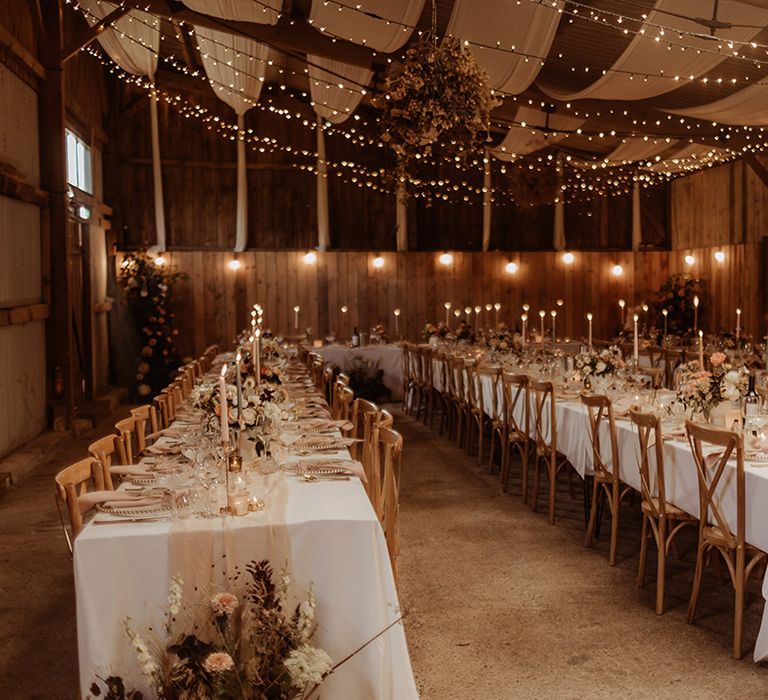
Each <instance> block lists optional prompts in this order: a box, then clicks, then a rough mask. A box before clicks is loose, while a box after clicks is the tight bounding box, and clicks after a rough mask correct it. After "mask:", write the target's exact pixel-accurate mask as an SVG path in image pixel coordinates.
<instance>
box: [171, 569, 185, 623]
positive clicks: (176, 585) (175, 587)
mask: <svg viewBox="0 0 768 700" xmlns="http://www.w3.org/2000/svg"><path fill="white" fill-rule="evenodd" d="M183 587H184V579H183V578H182V577H181V574H176V576H174V577H173V578H172V579H171V587H170V589H169V590H168V614H169V615H170V616H171V617H176V615H178V614H179V610H181V601H182V597H183V593H184V588H183Z"/></svg>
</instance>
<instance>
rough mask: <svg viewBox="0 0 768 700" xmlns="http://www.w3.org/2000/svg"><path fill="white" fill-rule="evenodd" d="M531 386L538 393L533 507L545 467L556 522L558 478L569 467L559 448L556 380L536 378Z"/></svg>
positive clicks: (550, 501) (553, 517) (551, 522)
mask: <svg viewBox="0 0 768 700" xmlns="http://www.w3.org/2000/svg"><path fill="white" fill-rule="evenodd" d="M530 386H531V388H532V389H533V395H534V412H533V425H534V446H535V460H534V465H533V470H534V471H533V498H532V501H533V510H534V511H535V510H536V508H537V507H538V502H539V480H540V473H541V471H542V469H543V470H544V473H545V474H546V475H547V479H548V480H549V522H550V524H551V525H554V524H555V501H556V497H557V477H558V475H559V474H560V472H562V471H563V470H564V469H565V468H566V467H568V459H567V458H566V457H565V455H563V454H562V453H560V452H558V451H557V406H556V404H555V390H554V387H553V385H552V382H544V381H532V382H531V383H530ZM547 414H549V415H548V416H547ZM546 423H549V440H547V437H546Z"/></svg>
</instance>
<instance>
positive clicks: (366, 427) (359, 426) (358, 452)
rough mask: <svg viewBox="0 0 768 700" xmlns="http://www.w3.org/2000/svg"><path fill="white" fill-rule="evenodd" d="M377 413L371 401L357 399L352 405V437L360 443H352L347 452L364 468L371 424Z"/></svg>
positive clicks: (376, 408)
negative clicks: (360, 441)
mask: <svg viewBox="0 0 768 700" xmlns="http://www.w3.org/2000/svg"><path fill="white" fill-rule="evenodd" d="M378 413H379V407H378V406H377V405H376V404H375V403H373V402H372V401H368V400H366V399H360V398H357V399H355V401H354V403H353V404H352V437H354V438H357V439H359V440H362V443H359V442H356V443H354V444H353V445H352V446H351V447H350V449H349V452H350V454H351V455H352V459H359V460H360V462H362V463H363V466H364V467H365V466H366V464H367V462H368V451H369V450H368V447H369V446H370V441H371V435H372V430H373V422H374V420H376V418H377V417H378ZM361 445H362V448H361Z"/></svg>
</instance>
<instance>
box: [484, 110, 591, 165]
mask: <svg viewBox="0 0 768 700" xmlns="http://www.w3.org/2000/svg"><path fill="white" fill-rule="evenodd" d="M547 116H549V119H547ZM515 120H516V121H518V122H519V123H520V124H521V126H513V127H512V128H510V130H509V131H508V132H507V135H506V136H505V137H504V140H503V141H502V142H501V143H500V144H499V145H498V146H496V147H495V148H493V149H491V153H492V154H493V156H494V157H495V158H498V159H499V160H506V161H512V160H515V158H517V157H518V156H524V155H526V154H528V153H533V152H534V151H538V150H540V149H542V148H547V147H548V146H552V145H553V144H556V143H558V142H559V141H562V140H563V139H564V138H566V137H567V136H568V134H569V133H571V132H573V131H576V129H578V128H579V127H580V126H581V125H582V124H583V123H584V120H583V119H576V118H574V117H568V116H565V115H562V114H549V115H547V113H546V112H543V111H542V110H540V109H534V108H533V107H520V108H519V109H518V110H517V114H516V116H515ZM522 125H524V126H522ZM534 127H538V129H536V128H534ZM544 128H548V129H550V130H551V131H540V130H539V129H544ZM560 131H562V132H565V133H558V132H560Z"/></svg>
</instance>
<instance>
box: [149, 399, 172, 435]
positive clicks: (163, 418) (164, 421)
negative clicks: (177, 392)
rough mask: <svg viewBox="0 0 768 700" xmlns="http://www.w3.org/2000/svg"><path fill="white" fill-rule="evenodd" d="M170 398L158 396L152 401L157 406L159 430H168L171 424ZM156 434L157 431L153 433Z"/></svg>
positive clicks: (156, 413)
mask: <svg viewBox="0 0 768 700" xmlns="http://www.w3.org/2000/svg"><path fill="white" fill-rule="evenodd" d="M168 402H169V398H168V395H167V394H162V393H161V394H158V395H157V396H155V398H154V399H152V403H153V404H154V406H155V415H156V416H157V427H158V430H162V429H163V428H167V427H168V426H169V425H170V424H171V419H170V413H169V410H168ZM153 432H156V431H153Z"/></svg>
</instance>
